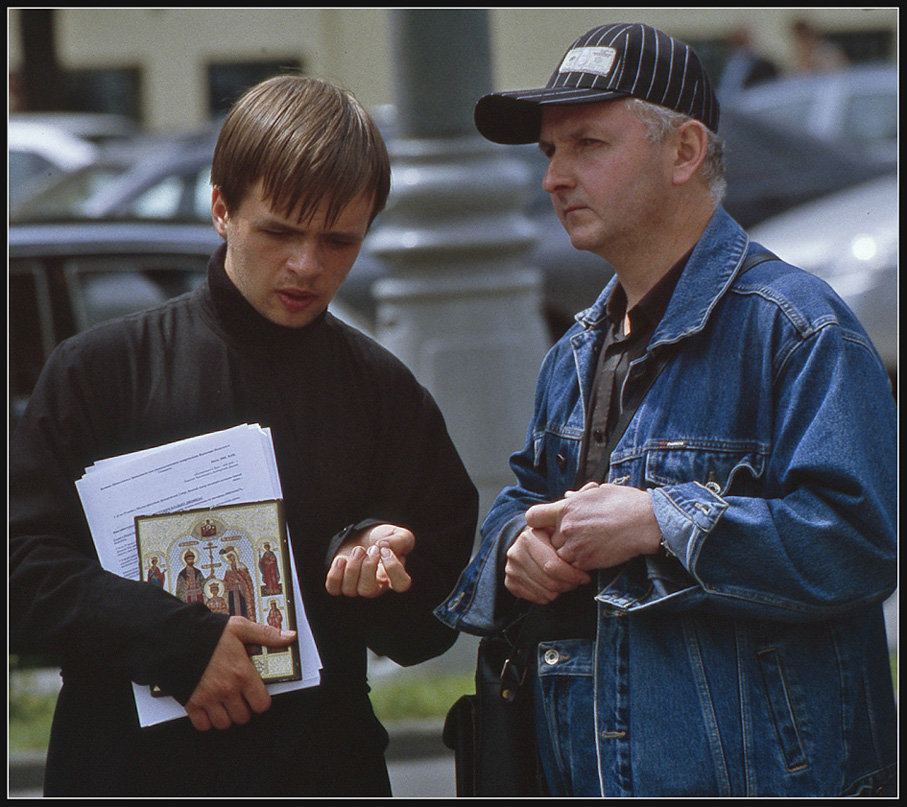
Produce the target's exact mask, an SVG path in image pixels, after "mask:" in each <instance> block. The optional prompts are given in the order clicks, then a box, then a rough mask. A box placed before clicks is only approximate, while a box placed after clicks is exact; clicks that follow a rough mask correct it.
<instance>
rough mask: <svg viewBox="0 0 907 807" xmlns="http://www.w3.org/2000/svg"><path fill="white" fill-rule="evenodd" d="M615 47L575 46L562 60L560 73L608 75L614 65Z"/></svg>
mask: <svg viewBox="0 0 907 807" xmlns="http://www.w3.org/2000/svg"><path fill="white" fill-rule="evenodd" d="M616 56H617V51H616V50H615V49H614V48H574V49H573V50H571V51H570V52H569V53H568V54H567V55H566V56H565V57H564V61H562V62H561V66H560V67H559V68H558V73H595V74H596V75H599V76H607V75H608V73H610V72H611V68H612V67H614V59H615V58H616Z"/></svg>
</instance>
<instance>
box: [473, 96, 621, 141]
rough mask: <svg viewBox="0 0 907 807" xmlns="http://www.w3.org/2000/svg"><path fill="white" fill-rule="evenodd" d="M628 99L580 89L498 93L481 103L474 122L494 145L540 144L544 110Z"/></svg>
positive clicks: (478, 105)
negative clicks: (543, 108) (550, 107)
mask: <svg viewBox="0 0 907 807" xmlns="http://www.w3.org/2000/svg"><path fill="white" fill-rule="evenodd" d="M625 97H627V94H626V93H622V92H614V91H612V90H588V89H583V88H576V87H550V88H542V89H538V90H518V91H516V92H506V93H494V94H493V95H486V96H484V97H482V98H480V99H479V102H478V103H477V104H476V108H475V113H474V118H475V124H476V128H477V129H478V130H479V134H481V135H482V137H484V138H486V139H487V140H490V141H491V142H492V143H501V144H503V145H522V144H525V143H537V142H538V139H539V132H540V131H541V128H542V110H541V107H542V106H554V105H561V104H594V103H598V102H599V101H613V100H614V99H616V98H625Z"/></svg>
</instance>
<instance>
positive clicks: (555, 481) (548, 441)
mask: <svg viewBox="0 0 907 807" xmlns="http://www.w3.org/2000/svg"><path fill="white" fill-rule="evenodd" d="M582 441H583V433H582V431H581V430H580V429H573V428H570V427H569V426H568V427H553V426H551V425H550V424H549V425H548V427H547V428H545V429H544V430H542V431H538V432H535V433H534V434H533V436H532V442H533V465H534V467H535V470H536V471H537V472H538V473H540V474H541V475H542V476H543V477H544V478H545V479H547V480H548V488H549V491H548V492H549V495H550V496H551V497H552V498H553V499H554V498H560V496H562V495H563V493H564V491H566V490H570V489H571V488H572V487H573V484H574V479H575V476H576V466H577V461H578V456H579V451H580V446H581V445H582Z"/></svg>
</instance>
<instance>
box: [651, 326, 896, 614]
mask: <svg viewBox="0 0 907 807" xmlns="http://www.w3.org/2000/svg"><path fill="white" fill-rule="evenodd" d="M885 381H886V379H885V376H884V372H883V371H882V370H881V368H880V366H879V362H878V360H877V358H876V356H875V354H874V351H873V349H872V347H871V345H870V344H869V343H868V340H867V339H865V337H864V336H863V335H862V334H861V333H859V332H857V331H848V330H847V329H846V328H845V327H841V325H840V323H837V322H831V321H827V322H824V323H819V324H818V325H816V326H815V328H814V330H812V331H811V332H809V333H808V334H807V335H806V338H803V339H802V340H799V341H798V342H797V343H796V345H792V346H791V348H790V351H789V353H788V355H786V356H785V358H784V360H783V363H782V364H781V365H780V366H779V368H778V371H777V374H776V378H775V383H774V386H773V390H772V395H773V406H774V413H775V416H774V419H773V423H772V432H773V433H772V435H771V442H770V446H771V449H770V451H769V452H768V453H767V455H766V456H765V458H764V460H765V462H764V466H763V467H762V469H761V478H760V479H758V480H757V481H756V483H755V484H756V487H755V488H754V489H751V490H747V491H746V495H743V490H742V489H740V488H739V487H738V491H739V492H738V493H737V495H735V490H734V486H733V485H729V486H728V489H727V490H724V491H717V490H715V489H710V486H706V485H703V484H701V483H700V482H698V481H686V482H679V483H678V484H673V485H668V486H664V487H659V488H657V489H655V490H654V491H653V493H652V502H653V507H654V510H655V514H656V518H657V519H658V522H659V525H660V527H661V530H662V534H663V536H664V538H665V545H666V547H667V548H668V551H669V552H670V553H672V554H673V555H675V556H676V557H677V558H678V559H679V560H680V562H681V564H682V565H683V567H684V569H685V570H687V571H688V573H689V575H690V577H691V582H693V583H694V585H695V587H696V589H697V590H698V596H695V597H691V598H690V599H691V604H692V602H696V603H697V605H698V606H700V607H710V608H718V609H720V610H730V611H732V612H735V613H739V614H741V615H747V616H755V617H762V618H772V619H782V620H794V621H797V620H809V619H824V618H829V617H833V616H836V615H840V614H841V613H844V612H847V611H848V610H852V609H854V608H859V607H862V606H864V605H866V604H868V603H871V602H875V601H879V600H881V599H884V598H885V597H887V596H888V595H890V594H891V592H892V591H893V590H894V588H895V586H896V563H895V560H896V518H897V516H896V501H897V481H896V462H897V458H896V450H897V440H896V425H895V407H894V403H893V398H892V396H891V394H890V391H889V390H888V388H887V384H886V383H885ZM703 595H704V596H703Z"/></svg>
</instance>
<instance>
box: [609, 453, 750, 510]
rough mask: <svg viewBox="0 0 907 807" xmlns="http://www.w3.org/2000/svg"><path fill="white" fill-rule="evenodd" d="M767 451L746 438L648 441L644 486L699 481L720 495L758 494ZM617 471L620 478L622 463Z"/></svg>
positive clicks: (617, 465) (645, 454) (663, 485)
mask: <svg viewBox="0 0 907 807" xmlns="http://www.w3.org/2000/svg"><path fill="white" fill-rule="evenodd" d="M767 453H768V452H767V448H766V447H764V446H761V445H759V444H758V443H755V442H750V441H743V440H740V441H734V440H730V441H708V440H689V439H677V440H658V441H656V442H652V443H649V444H647V446H646V448H645V450H644V452H643V460H644V485H643V486H644V487H646V488H651V487H670V486H672V485H679V484H683V483H685V482H698V483H699V484H701V485H703V486H704V487H706V488H708V489H709V490H710V491H711V492H712V493H713V494H715V495H716V496H718V495H728V494H730V493H733V494H735V495H742V496H746V495H755V494H756V493H757V491H758V489H759V487H760V480H762V479H763V476H764V473H765V462H766V457H767ZM613 471H614V472H616V473H617V474H618V477H619V474H620V467H619V464H617V463H616V464H615V468H614V469H613ZM615 481H616V480H615Z"/></svg>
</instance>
